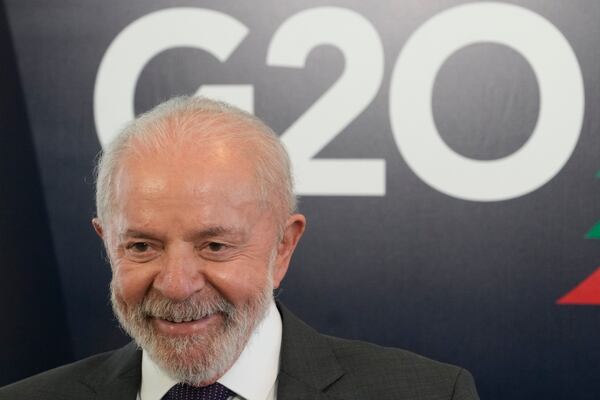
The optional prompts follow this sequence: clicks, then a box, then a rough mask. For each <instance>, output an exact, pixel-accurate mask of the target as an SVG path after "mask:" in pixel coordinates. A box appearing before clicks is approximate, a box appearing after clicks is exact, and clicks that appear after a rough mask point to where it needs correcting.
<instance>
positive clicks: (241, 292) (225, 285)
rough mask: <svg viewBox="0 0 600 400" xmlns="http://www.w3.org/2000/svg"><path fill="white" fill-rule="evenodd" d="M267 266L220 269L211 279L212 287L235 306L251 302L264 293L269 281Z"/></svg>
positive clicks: (246, 265)
mask: <svg viewBox="0 0 600 400" xmlns="http://www.w3.org/2000/svg"><path fill="white" fill-rule="evenodd" d="M267 273H268V270H267V267H266V266H265V265H254V266H251V265H248V264H245V265H241V266H231V265H230V266H228V267H227V268H223V269H221V268H218V269H217V270H216V271H214V273H213V274H212V276H211V278H210V279H209V280H210V281H211V282H210V283H211V284H212V286H213V287H214V288H215V289H216V290H217V291H218V292H219V293H221V294H222V295H223V296H224V297H225V298H226V299H227V300H228V301H230V302H231V303H233V304H234V305H242V304H247V303H249V302H251V300H253V299H254V298H256V296H258V295H259V294H260V293H262V290H263V289H264V287H265V285H266V284H267V280H268V275H267Z"/></svg>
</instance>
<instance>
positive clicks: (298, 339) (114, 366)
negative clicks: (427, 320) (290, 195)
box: [0, 304, 479, 400]
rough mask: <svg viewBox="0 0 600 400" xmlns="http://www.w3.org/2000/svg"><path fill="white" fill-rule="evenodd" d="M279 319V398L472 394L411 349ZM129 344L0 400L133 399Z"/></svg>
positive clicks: (462, 379) (460, 379)
mask: <svg viewBox="0 0 600 400" xmlns="http://www.w3.org/2000/svg"><path fill="white" fill-rule="evenodd" d="M278 306H279V310H280V312H281V316H282V320H283V337H282V343H281V363H280V371H279V376H278V386H277V399H278V400H359V399H360V400H364V399H399V400H477V399H479V397H478V395H477V392H476V390H475V385H474V382H473V378H472V377H471V375H470V374H469V373H468V372H467V371H465V370H463V369H461V368H458V367H455V366H451V365H448V364H443V363H439V362H436V361H432V360H429V359H427V358H424V357H421V356H418V355H416V354H413V353H410V352H407V351H404V350H399V349H392V348H384V347H380V346H376V345H373V344H369V343H364V342H358V341H351V340H345V339H339V338H334V337H330V336H325V335H321V334H319V333H317V332H316V331H315V330H313V329H312V328H310V327H309V326H307V325H306V324H304V323H303V322H302V321H300V320H299V319H298V318H296V317H295V316H294V315H293V314H292V313H291V312H289V311H288V310H287V309H286V308H285V307H283V306H282V305H281V304H278ZM141 355H142V353H141V351H140V350H139V349H138V348H137V346H136V345H135V344H134V343H130V344H128V345H127V346H125V347H123V348H121V349H119V350H115V351H111V352H108V353H103V354H99V355H95V356H92V357H89V358H86V359H84V360H81V361H78V362H75V363H73V364H69V365H66V366H63V367H59V368H56V369H53V370H50V371H47V372H44V373H42V374H39V375H36V376H33V377H31V378H27V379H24V380H22V381H19V382H17V383H14V384H11V385H8V386H5V387H4V388H1V389H0V400H14V399H29V400H42V399H44V400H54V399H56V400H75V399H94V400H135V398H136V395H137V392H138V389H139V386H140V381H141Z"/></svg>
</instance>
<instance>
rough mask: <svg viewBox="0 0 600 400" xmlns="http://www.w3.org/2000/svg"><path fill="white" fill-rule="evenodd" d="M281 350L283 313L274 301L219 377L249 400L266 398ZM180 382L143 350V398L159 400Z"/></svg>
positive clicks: (272, 383)
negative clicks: (229, 366)
mask: <svg viewBox="0 0 600 400" xmlns="http://www.w3.org/2000/svg"><path fill="white" fill-rule="evenodd" d="M280 350H281V316H280V315H279V311H278V310H277V307H276V306H275V303H274V302H271V305H270V306H269V308H268V310H267V314H266V315H265V318H263V320H262V321H261V322H260V323H259V324H258V326H257V327H256V328H255V329H254V332H252V335H250V339H248V343H246V347H244V350H243V351H242V353H241V354H240V356H239V357H238V359H237V360H236V361H235V363H234V364H233V365H232V366H231V368H230V369H229V370H228V371H227V372H226V373H225V374H224V375H223V376H222V377H221V378H219V379H218V380H217V382H219V383H220V384H222V385H224V386H226V387H228V388H229V389H231V390H232V391H234V392H235V393H236V394H237V395H238V396H241V397H243V398H244V399H247V400H265V399H266V398H267V396H268V395H269V393H271V392H272V390H273V388H274V385H275V383H276V380H277V373H278V372H279V353H280ZM175 384H177V381H175V380H173V379H172V378H171V377H169V376H168V375H167V374H166V373H165V372H164V371H162V370H161V369H160V367H158V365H156V364H155V363H154V361H152V359H151V358H150V357H149V356H148V354H147V353H146V352H145V351H144V352H143V353H142V384H141V387H140V397H141V400H160V399H161V398H162V397H163V396H164V395H165V394H166V393H167V392H168V391H169V389H170V388H171V387H173V385H175Z"/></svg>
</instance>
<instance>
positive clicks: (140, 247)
mask: <svg viewBox="0 0 600 400" xmlns="http://www.w3.org/2000/svg"><path fill="white" fill-rule="evenodd" d="M127 250H131V251H133V252H135V253H144V252H146V251H148V250H150V243H148V242H135V243H131V244H128V245H127Z"/></svg>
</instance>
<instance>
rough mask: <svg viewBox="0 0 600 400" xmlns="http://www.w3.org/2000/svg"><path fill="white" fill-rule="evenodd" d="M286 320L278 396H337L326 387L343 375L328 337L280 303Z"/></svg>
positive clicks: (294, 399)
mask: <svg viewBox="0 0 600 400" xmlns="http://www.w3.org/2000/svg"><path fill="white" fill-rule="evenodd" d="M277 306H278V308H279V311H280V313H281V319H282V321H283V335H282V340H281V366H280V372H279V376H278V381H277V400H301V399H313V400H314V399H319V400H326V399H328V400H329V399H330V400H334V398H333V397H331V396H330V395H327V394H326V393H325V391H326V389H327V388H328V387H329V386H331V385H332V384H333V383H334V382H335V381H337V380H338V379H340V378H341V377H342V375H344V370H343V369H342V368H341V366H340V365H339V363H338V361H337V359H336V357H335V354H334V353H333V351H332V350H331V347H330V346H329V344H328V343H327V341H326V339H325V338H324V337H323V336H321V335H320V334H319V333H317V332H316V331H315V330H314V329H312V328H311V327H309V326H308V325H306V324H305V323H304V322H302V321H300V320H299V319H298V318H297V317H296V316H294V315H293V314H292V313H291V312H290V311H289V310H287V309H286V308H285V307H284V306H283V305H282V304H279V303H278V304H277Z"/></svg>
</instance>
